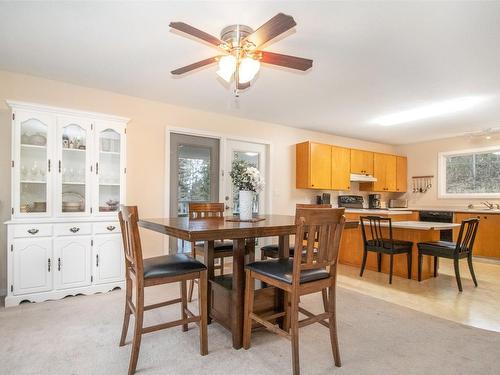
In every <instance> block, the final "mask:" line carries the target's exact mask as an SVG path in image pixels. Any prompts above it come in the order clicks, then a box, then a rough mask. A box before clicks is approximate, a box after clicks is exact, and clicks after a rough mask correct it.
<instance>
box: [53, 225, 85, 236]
mask: <svg viewBox="0 0 500 375" xmlns="http://www.w3.org/2000/svg"><path fill="white" fill-rule="evenodd" d="M91 233H92V224H90V223H68V224H55V225H54V234H55V235H56V236H75V235H85V234H87V235H88V234H91Z"/></svg>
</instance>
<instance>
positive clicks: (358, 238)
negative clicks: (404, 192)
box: [339, 211, 460, 280]
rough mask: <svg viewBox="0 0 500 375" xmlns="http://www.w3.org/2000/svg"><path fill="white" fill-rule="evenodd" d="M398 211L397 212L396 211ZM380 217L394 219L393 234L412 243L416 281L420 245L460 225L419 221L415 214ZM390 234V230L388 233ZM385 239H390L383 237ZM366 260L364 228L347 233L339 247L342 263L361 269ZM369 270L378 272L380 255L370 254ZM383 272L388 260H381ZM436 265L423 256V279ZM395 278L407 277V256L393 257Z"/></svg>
mask: <svg viewBox="0 0 500 375" xmlns="http://www.w3.org/2000/svg"><path fill="white" fill-rule="evenodd" d="M396 212H397V211H396ZM368 215H373V214H372V213H366V214H365V213H354V212H346V218H347V219H349V220H359V218H360V216H368ZM377 216H389V217H391V219H392V233H393V238H394V239H395V240H404V241H411V242H413V249H412V263H413V264H412V279H414V280H416V279H417V267H418V261H417V260H418V249H417V243H419V242H430V241H439V233H440V231H441V230H448V229H455V228H458V227H459V226H460V224H456V223H433V222H423V221H416V220H415V216H414V215H413V214H409V215H401V214H400V215H398V214H394V213H393V212H392V211H386V212H380V213H378V215H377ZM387 232H388V231H387ZM384 237H387V238H389V236H388V234H387V236H385V235H384ZM362 259H363V237H362V233H361V227H358V228H357V229H353V230H350V231H345V232H344V233H343V237H342V243H341V247H340V254H339V263H341V264H348V265H351V266H355V267H359V268H360V267H361V261H362ZM366 268H367V269H370V270H373V271H376V270H377V255H376V253H373V252H368V258H367V262H366ZM382 272H384V273H387V274H388V273H389V257H388V256H384V257H382ZM432 273H433V266H432V259H431V257H424V261H423V265H422V280H425V279H428V278H430V277H431V276H432ZM394 275H395V276H400V277H404V278H407V276H408V270H407V264H406V256H402V255H396V256H395V257H394Z"/></svg>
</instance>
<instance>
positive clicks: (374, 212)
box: [345, 208, 412, 216]
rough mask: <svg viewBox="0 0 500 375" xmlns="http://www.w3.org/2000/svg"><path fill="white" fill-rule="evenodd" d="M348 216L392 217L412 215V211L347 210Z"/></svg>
mask: <svg viewBox="0 0 500 375" xmlns="http://www.w3.org/2000/svg"><path fill="white" fill-rule="evenodd" d="M345 213H346V214H367V215H380V216H392V215H411V213H412V211H411V210H409V209H406V208H405V209H404V210H401V209H396V210H386V209H379V210H377V209H369V208H346V209H345Z"/></svg>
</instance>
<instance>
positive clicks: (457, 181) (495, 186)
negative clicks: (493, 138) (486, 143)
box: [438, 146, 500, 198]
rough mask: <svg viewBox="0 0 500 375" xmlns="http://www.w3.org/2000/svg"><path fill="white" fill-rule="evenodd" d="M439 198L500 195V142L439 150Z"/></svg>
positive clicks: (494, 196)
mask: <svg viewBox="0 0 500 375" xmlns="http://www.w3.org/2000/svg"><path fill="white" fill-rule="evenodd" d="M438 159H439V168H438V177H439V197H440V198H500V146H496V147H487V148H480V149H474V150H463V151H452V152H442V153H439V158H438Z"/></svg>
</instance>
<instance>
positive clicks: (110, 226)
mask: <svg viewBox="0 0 500 375" xmlns="http://www.w3.org/2000/svg"><path fill="white" fill-rule="evenodd" d="M106 229H107V230H109V231H110V232H112V231H114V230H115V229H116V227H115V226H114V225H108V226H107V227H106Z"/></svg>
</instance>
